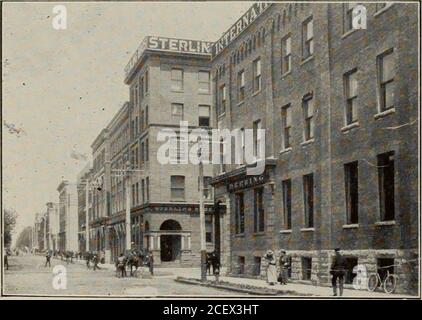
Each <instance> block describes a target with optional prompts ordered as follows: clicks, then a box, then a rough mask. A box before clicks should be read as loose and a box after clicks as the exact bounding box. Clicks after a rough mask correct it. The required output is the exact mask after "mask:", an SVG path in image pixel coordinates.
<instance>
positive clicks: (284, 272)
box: [279, 250, 290, 284]
mask: <svg viewBox="0 0 422 320" xmlns="http://www.w3.org/2000/svg"><path fill="white" fill-rule="evenodd" d="M279 263H280V273H281V274H280V275H281V277H280V278H281V279H280V280H281V281H280V282H281V284H287V278H288V277H289V268H290V257H289V256H288V255H287V254H286V250H280V259H279Z"/></svg>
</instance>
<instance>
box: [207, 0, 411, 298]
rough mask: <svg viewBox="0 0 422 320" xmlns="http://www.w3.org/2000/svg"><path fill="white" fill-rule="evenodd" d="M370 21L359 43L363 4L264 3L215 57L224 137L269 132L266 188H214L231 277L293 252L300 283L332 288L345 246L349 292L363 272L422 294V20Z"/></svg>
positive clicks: (222, 176)
mask: <svg viewBox="0 0 422 320" xmlns="http://www.w3.org/2000/svg"><path fill="white" fill-rule="evenodd" d="M365 8H366V18H367V20H366V21H367V29H365V30H355V29H353V27H352V25H353V23H352V20H351V19H352V10H353V5H350V4H340V3H337V4H334V3H332V4H322V3H319V4H306V3H294V4H293V3H289V4H287V3H286V4H270V5H267V4H263V3H261V4H254V5H253V6H252V7H251V9H250V10H249V11H248V12H246V13H245V15H244V16H243V17H241V18H240V19H239V20H238V22H236V23H235V24H234V25H233V27H232V28H230V29H229V30H228V32H227V33H226V34H223V37H222V38H221V39H220V40H218V41H217V42H216V43H215V44H214V46H213V58H212V63H211V64H212V75H213V86H214V92H213V105H215V106H216V108H215V111H216V117H217V124H218V128H219V129H220V128H222V129H225V128H227V129H231V130H233V129H242V128H243V129H255V130H254V132H258V130H257V129H259V128H263V129H265V157H262V158H263V160H265V171H264V173H263V174H262V175H261V176H259V177H257V178H256V179H254V180H248V179H250V177H248V176H246V172H245V171H246V166H245V165H241V164H238V165H236V164H228V165H224V166H223V165H222V166H220V167H219V169H218V172H216V177H215V178H214V179H213V185H214V186H215V199H216V201H221V202H223V203H225V204H226V206H227V215H226V216H225V218H224V219H223V224H224V226H225V228H226V229H227V228H230V232H229V233H228V234H226V235H225V237H224V241H223V247H224V252H225V253H224V261H225V262H226V263H227V266H228V267H229V272H230V273H231V274H238V275H242V276H262V275H263V274H264V272H265V270H264V269H265V262H264V259H263V258H262V257H263V255H264V254H265V252H266V251H267V250H268V249H272V250H276V251H278V250H279V249H285V250H286V251H287V253H288V254H289V255H290V256H291V257H292V269H291V278H292V279H296V280H300V281H305V282H312V283H317V284H323V283H327V282H328V278H329V267H330V261H331V257H332V254H333V249H334V248H335V247H341V248H342V249H343V253H344V254H345V255H346V257H347V263H348V272H347V275H346V282H347V283H351V282H352V279H353V277H354V273H353V267H354V266H355V265H357V264H361V265H365V267H366V268H367V271H368V272H377V271H378V272H379V273H384V272H385V271H386V270H387V269H388V270H390V272H394V273H395V274H397V275H398V276H399V282H398V284H399V288H398V290H399V291H400V290H410V291H413V290H416V286H417V283H418V281H417V280H418V279H417V265H418V262H417V259H418V255H417V250H418V227H417V226H418V206H417V203H418V202H417V199H418V197H417V190H418V181H417V174H416V172H417V170H418V169H417V168H418V167H417V165H418V158H417V152H416V148H415V146H416V145H417V143H418V131H417V119H418V100H417V94H418V88H417V83H418V73H417V68H418V60H417V59H418V58H417V57H418V54H417V47H416V46H414V45H413V44H414V43H417V39H416V36H417V34H418V32H417V31H418V28H417V23H418V16H417V11H418V8H417V4H398V3H395V4H385V3H381V2H380V3H368V4H365ZM261 141H262V137H260V136H259V134H258V133H256V134H254V144H255V145H258V144H260V143H261ZM223 151H224V149H223ZM232 158H234V155H232ZM227 230H228V229H227Z"/></svg>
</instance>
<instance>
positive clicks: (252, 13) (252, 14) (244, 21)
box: [212, 2, 272, 58]
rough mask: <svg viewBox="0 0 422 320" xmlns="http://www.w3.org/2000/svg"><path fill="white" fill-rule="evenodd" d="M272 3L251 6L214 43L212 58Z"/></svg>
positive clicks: (259, 3)
mask: <svg viewBox="0 0 422 320" xmlns="http://www.w3.org/2000/svg"><path fill="white" fill-rule="evenodd" d="M271 4H272V3H268V2H257V3H254V4H253V5H252V7H250V8H249V10H248V11H246V13H245V14H244V15H243V16H241V17H240V19H239V20H237V21H236V23H235V24H234V25H232V26H231V27H230V28H229V30H227V31H226V32H225V33H224V34H223V36H222V37H221V38H220V39H219V40H218V41H217V42H215V43H214V44H213V47H212V58H215V57H216V56H217V55H218V54H219V53H220V52H221V51H223V49H224V48H225V47H227V46H228V45H229V44H230V43H231V42H232V41H233V40H234V39H236V38H237V37H238V36H239V34H241V33H242V32H243V31H244V30H245V29H246V28H247V27H248V26H249V25H251V24H252V23H253V22H254V21H255V20H256V19H257V18H258V17H259V16H260V15H261V14H262V13H263V12H264V11H265V10H267V9H268V8H269V7H270V6H271Z"/></svg>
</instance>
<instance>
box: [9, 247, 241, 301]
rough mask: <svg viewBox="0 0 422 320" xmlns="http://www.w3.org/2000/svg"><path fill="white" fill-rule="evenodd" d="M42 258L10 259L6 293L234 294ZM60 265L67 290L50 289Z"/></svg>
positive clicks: (166, 275)
mask: <svg viewBox="0 0 422 320" xmlns="http://www.w3.org/2000/svg"><path fill="white" fill-rule="evenodd" d="M44 262H45V259H44V258H43V257H41V256H33V255H24V256H23V255H21V256H18V257H16V256H12V257H9V265H10V267H9V270H7V271H5V279H4V283H5V290H4V293H5V294H19V295H22V294H25V295H58V296H62V295H66V296H69V295H103V296H107V295H120V296H122V295H124V296H131V295H134V296H168V295H173V296H176V295H194V296H198V295H207V296H217V295H219V296H221V295H234V293H233V292H229V291H223V290H217V289H213V288H205V287H200V286H191V285H186V284H180V283H177V282H175V281H174V280H173V279H174V278H175V277H176V275H174V274H172V273H171V272H168V271H160V270H159V269H157V270H156V271H157V275H156V276H154V277H153V278H152V279H141V278H122V279H119V278H117V277H116V276H115V273H114V271H111V270H99V271H98V270H97V271H95V272H94V271H93V270H87V269H86V267H85V266H84V265H83V264H81V263H73V264H69V265H66V262H65V261H61V260H59V259H52V267H51V268H49V267H47V268H46V267H44ZM59 264H62V265H64V266H66V268H67V289H66V290H56V289H54V288H53V286H52V282H53V273H52V270H53V267H54V266H55V265H59Z"/></svg>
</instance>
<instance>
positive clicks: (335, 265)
mask: <svg viewBox="0 0 422 320" xmlns="http://www.w3.org/2000/svg"><path fill="white" fill-rule="evenodd" d="M334 252H335V255H334V257H333V262H332V263H331V271H330V273H331V275H332V278H331V284H332V285H333V295H334V296H337V279H338V280H339V291H340V296H342V295H343V282H344V274H345V259H344V257H343V256H342V255H341V253H340V248H335V249H334Z"/></svg>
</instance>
